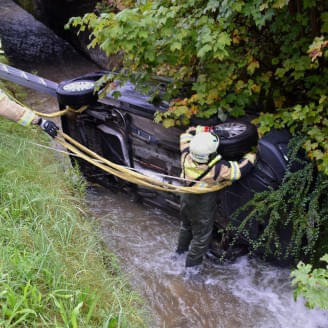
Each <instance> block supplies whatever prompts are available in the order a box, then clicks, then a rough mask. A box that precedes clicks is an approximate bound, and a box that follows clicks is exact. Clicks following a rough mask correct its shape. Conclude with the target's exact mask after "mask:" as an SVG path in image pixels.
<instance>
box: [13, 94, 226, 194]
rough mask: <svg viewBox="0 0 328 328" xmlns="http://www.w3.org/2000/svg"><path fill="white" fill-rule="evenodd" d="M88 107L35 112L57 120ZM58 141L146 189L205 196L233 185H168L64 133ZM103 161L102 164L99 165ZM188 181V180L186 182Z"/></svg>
mask: <svg viewBox="0 0 328 328" xmlns="http://www.w3.org/2000/svg"><path fill="white" fill-rule="evenodd" d="M11 98H12V99H13V100H14V101H16V102H17V103H18V104H20V105H21V106H23V107H26V106H25V105H23V104H22V103H20V102H19V101H18V100H17V99H15V98H13V97H11ZM87 108H88V106H82V107H81V108H79V109H76V110H75V109H72V108H70V107H68V106H67V107H66V109H64V110H62V111H58V112H55V113H51V114H47V113H41V112H37V111H33V110H32V109H30V110H32V111H33V112H34V113H35V114H36V115H38V116H41V117H46V118H55V117H59V116H63V115H65V114H67V113H69V112H73V113H78V114H80V113H82V112H84V111H85V110H86V109H87ZM56 140H57V141H58V142H59V143H60V144H61V145H63V146H64V147H65V148H67V149H68V150H69V151H71V152H72V153H73V154H75V155H77V156H78V157H80V158H82V159H84V160H85V161H87V162H89V163H91V164H92V165H94V166H97V167H99V168H100V169H102V170H104V171H105V172H107V173H110V174H113V175H115V176H117V177H119V178H120V179H123V180H126V181H128V182H131V183H134V184H137V185H140V186H144V187H146V188H151V189H156V190H159V191H166V192H174V193H192V194H204V193H208V192H213V191H218V190H220V189H223V188H225V187H227V186H229V185H231V183H232V182H231V181H223V182H221V183H220V184H217V185H214V186H210V187H208V186H207V187H200V186H199V184H198V186H197V184H196V185H194V186H192V187H184V186H181V185H174V184H172V183H167V182H164V181H159V180H157V179H154V178H152V177H149V176H146V175H144V174H141V173H139V172H136V171H134V170H133V169H131V168H126V167H124V166H122V165H118V164H115V163H113V162H111V161H109V160H107V159H106V158H104V157H102V156H100V155H98V154H97V153H95V152H93V151H92V150H90V149H88V148H87V147H85V146H83V145H82V144H80V143H79V142H77V141H76V140H74V139H73V138H71V137H70V136H68V135H67V134H65V133H64V132H62V131H59V137H56ZM99 161H101V162H102V163H99ZM186 181H187V180H186Z"/></svg>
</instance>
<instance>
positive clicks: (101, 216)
mask: <svg viewBox="0 0 328 328" xmlns="http://www.w3.org/2000/svg"><path fill="white" fill-rule="evenodd" d="M87 201H88V204H89V207H90V209H91V211H92V213H93V214H94V215H95V217H96V218H97V220H98V221H99V222H100V224H101V226H102V231H103V237H104V240H105V242H106V243H107V244H108V247H109V248H110V249H111V250H112V251H113V252H114V253H115V254H116V255H117V256H118V257H119V258H120V262H121V265H122V267H123V270H124V271H125V272H126V273H127V275H128V277H129V279H130V282H131V284H132V285H133V286H134V288H136V289H137V290H139V291H140V293H141V294H142V295H143V296H144V297H145V299H146V301H147V303H148V304H149V307H150V308H151V310H152V312H153V314H154V319H153V321H152V323H151V327H170V328H173V327H174V328H175V327H176V328H184V327H186V328H189V327H195V328H198V327H199V328H201V327H206V328H207V327H208V328H212V327H213V328H214V327H216V328H221V327H222V328H237V327H242V328H305V327H306V328H315V327H320V328H324V327H328V315H327V313H324V312H323V311H319V310H308V309H306V308H305V306H304V304H303V302H302V301H298V302H297V303H295V302H294V300H293V297H292V290H291V288H290V280H289V271H288V270H284V269H278V268H275V267H272V266H269V265H267V264H265V263H261V262H259V261H257V260H254V259H252V260H251V259H248V258H247V257H243V258H240V259H239V261H237V262H236V263H234V264H230V265H221V266H219V265H214V264H212V263H208V262H206V261H205V264H204V267H203V270H202V271H201V272H200V273H198V274H191V273H190V272H186V271H185V269H184V256H180V257H179V258H178V259H174V258H172V255H173V251H174V248H175V243H176V239H177V232H178V222H177V220H176V219H174V218H171V217H169V216H167V215H165V214H163V213H162V212H160V211H158V210H156V209H145V208H144V207H143V206H141V205H139V204H136V203H135V202H133V201H132V200H130V199H129V197H127V195H122V194H113V193H112V192H110V191H108V190H105V189H103V188H101V187H91V188H89V190H88V195H87Z"/></svg>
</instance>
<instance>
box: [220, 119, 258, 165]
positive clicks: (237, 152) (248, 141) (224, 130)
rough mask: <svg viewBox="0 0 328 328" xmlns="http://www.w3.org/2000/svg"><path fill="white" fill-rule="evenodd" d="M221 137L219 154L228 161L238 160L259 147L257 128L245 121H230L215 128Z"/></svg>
mask: <svg viewBox="0 0 328 328" xmlns="http://www.w3.org/2000/svg"><path fill="white" fill-rule="evenodd" d="M215 132H216V133H217V134H218V135H219V137H220V146H219V150H218V151H219V153H220V154H221V155H222V156H223V158H225V159H228V160H237V159H239V158H240V157H242V156H243V155H244V154H246V153H247V152H249V151H250V150H251V148H252V147H254V146H256V145H257V142H258V134H257V129H256V126H255V125H254V124H252V123H249V122H247V121H243V120H230V121H227V122H224V123H221V124H218V125H216V126H215Z"/></svg>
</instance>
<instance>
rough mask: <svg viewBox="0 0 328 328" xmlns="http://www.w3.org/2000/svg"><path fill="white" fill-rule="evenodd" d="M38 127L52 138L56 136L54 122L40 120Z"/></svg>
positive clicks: (56, 128) (56, 127)
mask: <svg viewBox="0 0 328 328" xmlns="http://www.w3.org/2000/svg"><path fill="white" fill-rule="evenodd" d="M38 125H40V128H41V129H42V130H43V131H45V132H47V133H48V134H49V136H51V137H52V138H54V137H56V136H57V130H58V126H57V125H56V124H55V123H54V122H52V121H48V120H45V119H43V118H40V119H39V121H38Z"/></svg>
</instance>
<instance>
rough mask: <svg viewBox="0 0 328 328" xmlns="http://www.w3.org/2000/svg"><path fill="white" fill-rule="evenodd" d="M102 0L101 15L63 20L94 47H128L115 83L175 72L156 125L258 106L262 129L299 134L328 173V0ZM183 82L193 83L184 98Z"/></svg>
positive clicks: (121, 50)
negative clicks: (88, 33) (167, 105)
mask: <svg viewBox="0 0 328 328" xmlns="http://www.w3.org/2000/svg"><path fill="white" fill-rule="evenodd" d="M106 2H107V3H109V5H110V6H112V7H110V6H108V7H107V8H109V10H107V11H106V10H105V9H104V11H106V12H104V13H101V14H95V13H91V14H87V15H85V16H84V17H82V18H72V19H71V20H70V22H69V24H68V26H74V27H80V30H82V31H83V30H85V29H86V28H88V29H90V31H91V42H90V47H95V46H96V45H98V46H100V47H101V48H102V49H103V50H104V51H105V52H106V54H107V55H112V54H117V53H124V60H123V62H124V63H123V64H124V69H122V70H121V71H120V75H119V79H120V80H121V81H124V80H126V79H130V80H132V81H133V82H136V83H137V84H142V83H144V81H145V80H149V79H151V78H152V77H153V76H154V75H161V76H168V77H171V78H172V83H171V84H169V85H168V86H167V93H166V98H167V99H170V100H171V99H173V100H172V101H171V106H170V108H169V110H168V111H167V112H165V113H163V112H158V113H157V115H156V121H157V122H159V123H163V125H164V126H166V127H169V126H172V125H179V124H184V125H185V124H188V123H189V121H190V118H191V116H193V115H196V116H198V117H210V116H212V115H216V113H217V112H218V110H220V111H225V112H227V113H229V114H230V115H231V116H240V115H243V114H244V113H245V110H248V109H254V110H255V109H256V110H257V111H258V112H262V114H261V115H260V117H259V119H258V120H257V123H258V124H259V125H260V132H261V133H264V132H266V131H267V130H268V129H270V128H271V127H274V126H279V127H280V126H287V127H288V128H290V130H291V131H292V132H293V133H294V134H296V133H298V132H299V133H303V134H305V135H306V141H305V144H304V147H305V149H306V151H307V152H308V153H309V155H310V158H313V159H314V160H316V161H317V162H318V165H319V169H320V170H323V171H324V172H325V173H326V174H328V155H327V153H328V140H327V135H328V114H327V113H328V111H327V99H326V97H325V95H327V91H328V67H327V57H328V47H327V42H328V41H327V34H328V4H327V2H326V1H325V0H289V1H288V0H249V1H245V0H206V1H196V0H186V1H178V0H172V1H171V0H170V1H168V0H152V1H151V0H148V1H134V2H133V1H103V2H102V4H104V3H105V4H106ZM133 3H134V6H133V5H132V4H133ZM115 4H116V5H115ZM115 6H116V8H119V9H121V10H120V11H118V10H115V9H114V7H115ZM117 69H119V68H117ZM187 81H188V82H190V83H191V90H190V93H189V94H188V95H187V96H186V97H185V96H184V97H183V98H182V99H181V98H179V97H181V95H179V90H180V89H181V87H182V85H183V84H184V83H185V82H187Z"/></svg>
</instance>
